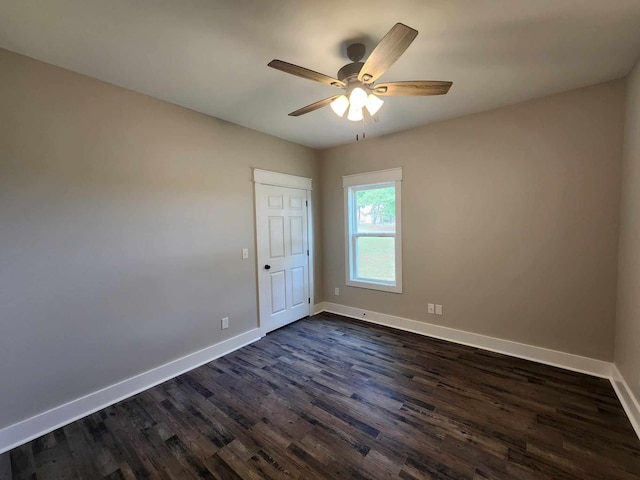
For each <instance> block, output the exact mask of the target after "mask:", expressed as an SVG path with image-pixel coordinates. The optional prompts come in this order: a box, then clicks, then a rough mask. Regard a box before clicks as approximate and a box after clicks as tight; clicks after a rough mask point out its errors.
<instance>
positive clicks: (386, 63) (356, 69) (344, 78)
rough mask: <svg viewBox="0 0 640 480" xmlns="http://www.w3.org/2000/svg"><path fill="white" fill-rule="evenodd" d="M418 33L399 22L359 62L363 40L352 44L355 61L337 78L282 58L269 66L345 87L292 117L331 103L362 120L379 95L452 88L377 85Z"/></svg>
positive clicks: (446, 85)
mask: <svg viewBox="0 0 640 480" xmlns="http://www.w3.org/2000/svg"><path fill="white" fill-rule="evenodd" d="M417 35H418V31H417V30H414V29H413V28H411V27H407V26H406V25H404V24H402V23H396V24H395V25H394V26H393V28H391V30H389V32H388V33H387V34H386V35H385V37H384V38H383V39H382V40H381V41H380V43H378V45H377V46H376V48H374V49H373V52H371V55H369V58H367V60H366V62H364V63H362V62H361V61H360V60H362V58H363V57H364V53H365V47H364V45H363V44H361V43H354V44H352V45H350V46H349V47H348V48H347V56H348V57H349V59H350V60H351V61H352V62H353V63H349V64H347V65H345V66H344V67H342V68H341V69H340V70H339V71H338V75H337V76H338V78H333V77H329V76H328V75H323V74H322V73H318V72H314V71H313V70H309V69H307V68H304V67H300V66H298V65H294V64H292V63H287V62H283V61H282V60H272V61H270V62H269V64H268V65H269V66H270V67H271V68H275V69H276V70H280V71H282V72H285V73H290V74H291V75H296V76H298V77H302V78H306V79H308V80H313V81H315V82H320V83H324V84H325V85H330V86H332V87H337V88H341V89H343V90H345V93H344V94H339V95H334V96H331V97H329V98H325V99H324V100H320V101H319V102H315V103H312V104H311V105H307V106H306V107H302V108H300V109H298V110H296V111H295V112H291V113H290V114H289V116H292V117H299V116H300V115H304V114H305V113H309V112H313V111H314V110H318V109H319V108H322V107H325V106H327V105H331V108H332V109H333V111H334V112H335V113H336V114H337V115H338V116H340V117H343V116H344V114H345V112H347V110H348V111H349V112H348V114H347V118H348V119H349V120H352V121H359V120H362V119H363V118H364V115H365V113H366V114H368V115H375V114H376V113H377V112H378V110H379V109H380V107H381V106H382V104H383V103H384V101H383V100H382V99H380V98H378V97H392V96H427V95H444V94H445V93H447V92H448V91H449V88H451V85H452V82H438V81H426V80H416V81H408V82H388V83H378V84H374V82H375V81H376V80H377V79H378V78H380V76H381V75H382V74H383V73H384V72H386V71H387V69H388V68H389V67H390V66H391V65H393V64H394V63H395V61H396V60H398V58H400V56H401V55H402V54H403V53H404V51H405V50H406V49H407V48H408V47H409V45H411V42H413V40H414V39H415V38H416V36H417Z"/></svg>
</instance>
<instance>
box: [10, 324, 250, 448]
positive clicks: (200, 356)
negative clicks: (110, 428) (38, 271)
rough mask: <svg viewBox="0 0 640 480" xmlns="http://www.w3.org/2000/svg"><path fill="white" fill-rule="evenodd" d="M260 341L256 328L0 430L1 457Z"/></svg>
mask: <svg viewBox="0 0 640 480" xmlns="http://www.w3.org/2000/svg"><path fill="white" fill-rule="evenodd" d="M260 338H261V335H260V330H259V329H258V328H255V329H253V330H249V331H248V332H245V333H242V334H240V335H237V336H235V337H233V338H230V339H228V340H225V341H223V342H220V343H217V344H215V345H211V346H210V347H206V348H204V349H202V350H199V351H197V352H193V353H190V354H188V355H185V356H184V357H181V358H178V359H176V360H172V361H171V362H168V363H165V364H164V365H160V366H159V367H156V368H153V369H151V370H148V371H146V372H143V373H140V374H138V375H135V376H133V377H130V378H127V379H126V380H123V381H121V382H118V383H115V384H113V385H110V386H108V387H105V388H103V389H101V390H98V391H96V392H92V393H90V394H88V395H85V396H84V397H80V398H77V399H75V400H72V401H70V402H68V403H65V404H63V405H59V406H57V407H54V408H52V409H51V410H47V411H46V412H42V413H39V414H37V415H35V416H33V417H31V418H27V419H26V420H23V421H21V422H18V423H15V424H13V425H9V426H8V427H5V428H3V429H1V430H0V454H1V453H4V452H6V451H8V450H11V449H12V448H15V447H17V446H19V445H22V444H23V443H26V442H28V441H30V440H33V439H34V438H38V437H40V436H42V435H44V434H46V433H49V432H51V431H53V430H55V429H57V428H60V427H62V426H64V425H67V424H69V423H71V422H74V421H76V420H78V419H80V418H83V417H86V416H87V415H90V414H91V413H94V412H97V411H98V410H101V409H103V408H105V407H108V406H109V405H113V404H114V403H116V402H119V401H121V400H124V399H125V398H128V397H131V396H132V395H135V394H137V393H140V392H142V391H144V390H147V389H148V388H151V387H153V386H155V385H158V384H160V383H162V382H165V381H167V380H169V379H171V378H174V377H177V376H178V375H181V374H183V373H185V372H188V371H189V370H193V369H194V368H196V367H199V366H200V365H204V364H205V363H208V362H210V361H212V360H215V359H216V358H219V357H221V356H223V355H226V354H227V353H230V352H233V351H234V350H237V349H239V348H241V347H244V346H245V345H249V344H250V343H253V342H255V341H256V340H259V339H260Z"/></svg>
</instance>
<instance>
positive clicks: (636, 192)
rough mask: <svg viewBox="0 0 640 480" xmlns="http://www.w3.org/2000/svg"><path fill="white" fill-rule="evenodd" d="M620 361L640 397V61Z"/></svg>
mask: <svg viewBox="0 0 640 480" xmlns="http://www.w3.org/2000/svg"><path fill="white" fill-rule="evenodd" d="M616 365H617V366H618V370H620V373H621V374H622V376H623V377H624V378H625V380H626V382H627V384H628V385H629V387H630V388H631V390H632V392H633V394H634V395H635V396H636V399H640V62H639V63H638V64H637V65H636V68H635V69H634V71H633V72H632V73H631V75H630V76H629V78H628V79H627V104H626V123H625V135H624V155H623V161H622V202H621V214H620V260H619V265H618V310H617V323H616Z"/></svg>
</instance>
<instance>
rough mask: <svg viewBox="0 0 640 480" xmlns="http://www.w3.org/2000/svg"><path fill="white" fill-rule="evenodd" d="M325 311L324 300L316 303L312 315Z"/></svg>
mask: <svg viewBox="0 0 640 480" xmlns="http://www.w3.org/2000/svg"><path fill="white" fill-rule="evenodd" d="M322 312H324V302H320V303H316V304H315V305H314V306H313V308H312V309H311V316H313V315H317V314H319V313H322Z"/></svg>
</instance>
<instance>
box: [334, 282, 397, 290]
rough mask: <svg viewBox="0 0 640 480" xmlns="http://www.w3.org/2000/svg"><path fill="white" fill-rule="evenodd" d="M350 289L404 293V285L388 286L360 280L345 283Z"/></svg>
mask: <svg viewBox="0 0 640 480" xmlns="http://www.w3.org/2000/svg"><path fill="white" fill-rule="evenodd" d="M345 284H346V285H348V286H349V287H357V288H366V289H369V290H379V291H382V292H389V293H402V285H398V284H396V285H386V284H384V283H375V282H363V281H358V280H347V281H346V282H345Z"/></svg>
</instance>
